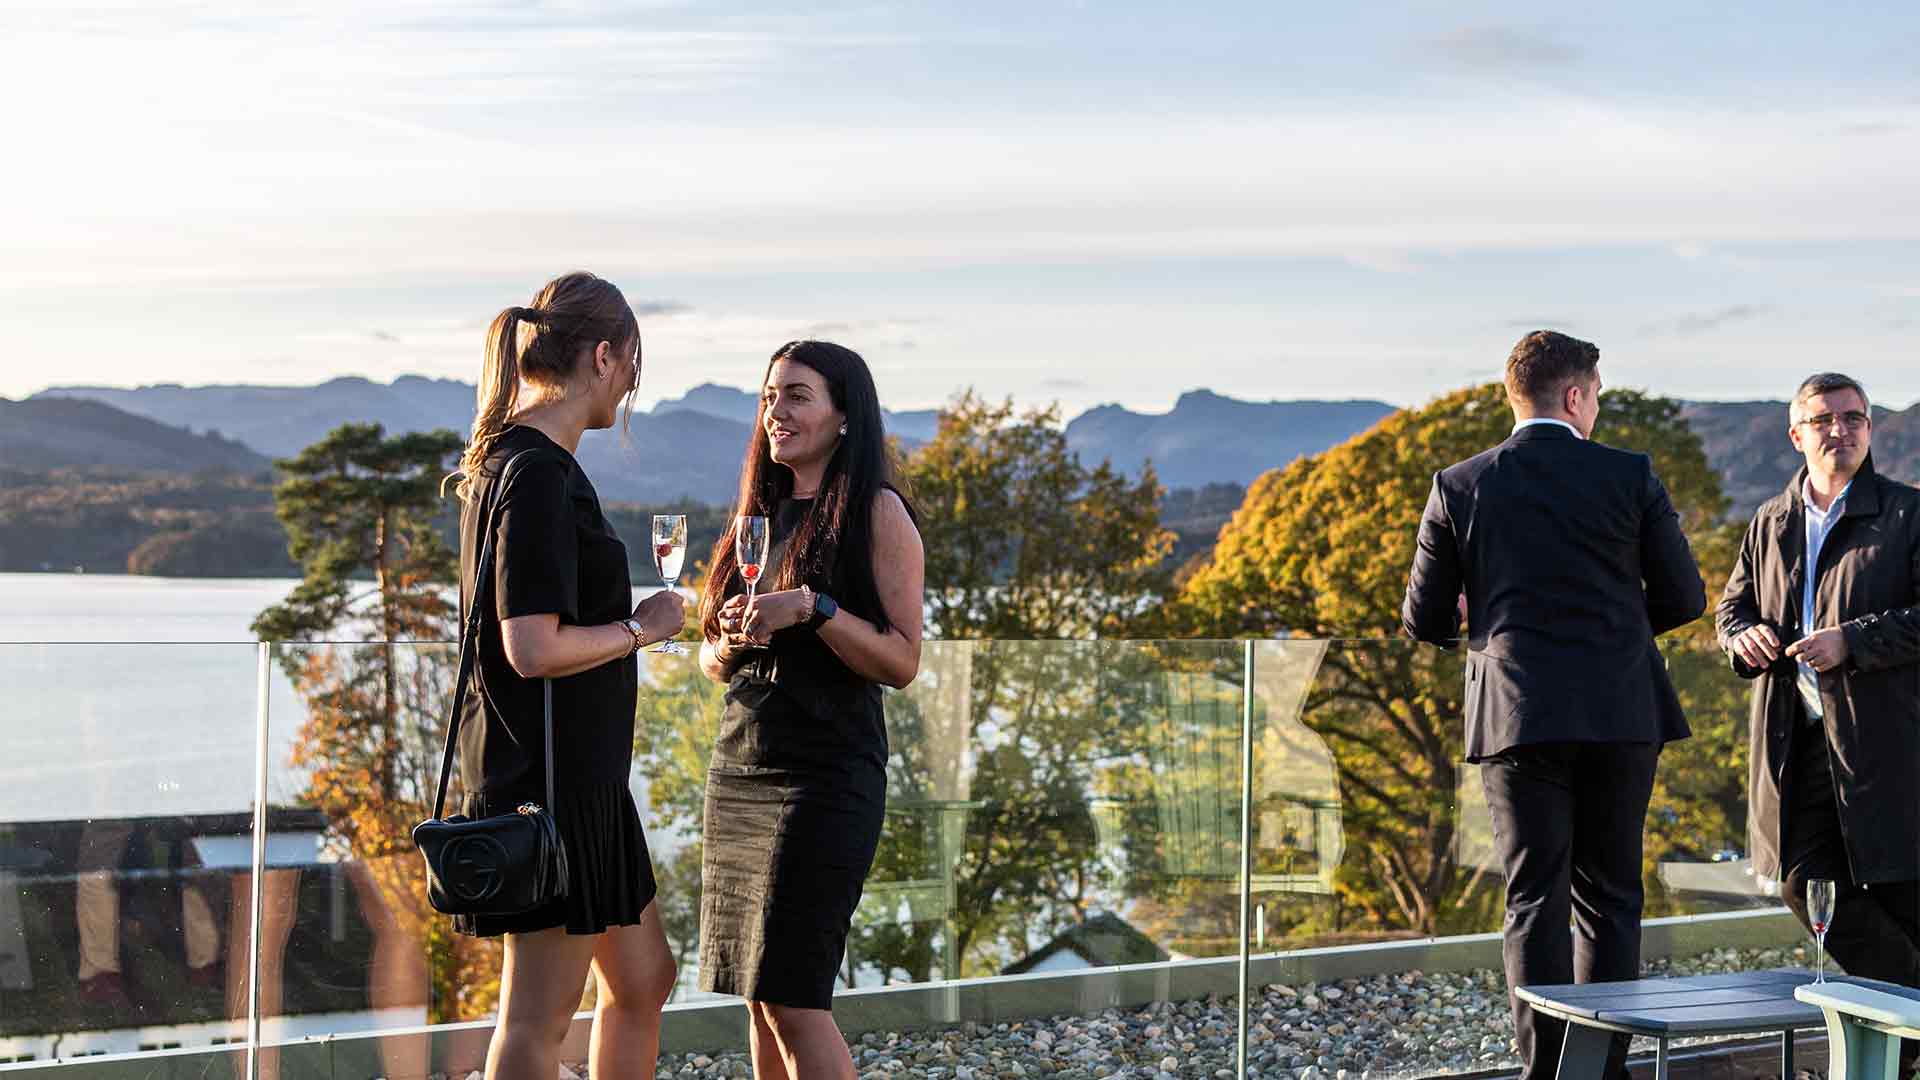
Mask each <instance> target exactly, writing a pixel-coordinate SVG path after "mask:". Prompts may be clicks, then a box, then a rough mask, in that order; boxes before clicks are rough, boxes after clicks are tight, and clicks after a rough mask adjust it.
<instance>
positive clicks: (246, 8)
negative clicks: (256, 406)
mask: <svg viewBox="0 0 1920 1080" xmlns="http://www.w3.org/2000/svg"><path fill="white" fill-rule="evenodd" d="M266 7H267V5H237V4H210V3H183V2H177V0H124V2H110V3H88V2H85V0H81V2H78V3H74V4H60V5H49V4H43V3H35V4H16V3H15V2H14V0H0V17H4V18H5V20H6V23H5V25H7V27H8V33H7V35H6V39H5V43H4V45H3V46H0V55H3V56H4V62H3V63H0V95H4V97H5V100H6V101H7V102H8V107H7V110H6V115H7V123H6V127H7V131H6V136H5V144H6V145H7V147H8V149H9V154H8V156H9V158H10V159H11V160H13V161H14V165H13V166H12V167H11V168H9V169H7V170H5V172H4V174H0V235H4V236H5V238H6V240H5V243H4V244H0V304H3V305H4V308H3V310H4V311H5V312H6V313H7V316H8V318H7V324H8V327H9V334H8V339H9V340H8V345H7V348H6V350H5V352H4V354H0V357H3V358H0V396H4V397H11V398H18V397H22V396H25V395H28V394H31V393H34V392H37V391H39V390H42V389H45V388H47V387H49V386H55V385H74V384H89V385H121V386H131V385H141V384H148V383H156V382H167V383H184V384H188V385H198V384H206V383H227V382H248V383H269V384H292V385H298V384H309V383H315V382H319V381H322V380H325V379H327V378H331V377H334V376H338V375H361V376H366V377H369V378H373V379H377V380H382V381H385V380H390V379H392V378H394V377H397V376H399V375H403V374H420V375H430V376H439V377H450V378H460V379H465V380H468V381H472V380H473V379H475V378H476V377H477V375H478V371H479V366H480V356H481V346H482V343H483V339H484V326H485V324H486V322H487V321H488V320H489V319H490V318H491V317H492V316H493V315H494V314H495V313H496V312H497V311H499V310H500V309H501V308H502V307H505V306H507V305H511V304H524V303H527V302H528V301H529V300H530V299H531V297H532V295H533V293H534V292H535V291H537V289H538V288H539V286H540V285H541V283H543V282H544V281H545V280H547V279H548V278H550V277H552V276H554V275H556V274H559V273H562V272H564V271H567V270H570V269H574V268H586V269H590V270H593V271H595V272H596V273H599V274H601V275H602V276H605V277H608V278H610V279H611V280H613V281H614V282H616V283H617V284H619V285H620V286H621V287H622V289H623V290H624V291H625V293H626V295H627V297H628V299H629V300H630V301H631V302H632V303H633V304H634V306H635V308H636V310H637V311H638V313H639V314H640V317H641V324H642V331H643V336H644V341H645V354H646V360H645V369H644V373H643V377H642V383H641V387H640V391H639V397H640V400H641V402H642V403H643V404H644V403H648V402H651V401H653V400H657V399H660V398H668V397H675V396H678V395H679V394H681V393H683V392H684V391H685V390H686V389H687V388H689V387H691V386H693V385H696V384H698V383H702V382H719V383H724V384H729V385H737V386H749V385H751V384H752V383H753V381H754V380H756V379H757V378H758V377H759V375H760V372H761V369H762V367H763V366H764V363H765V358H766V357H767V355H768V354H769V353H771V352H772V350H773V349H774V348H775V347H776V346H778V345H779V344H780V343H781V342H783V341H786V340H788V339H790V338H794V337H801V336H809V337H823V338H828V339H830V340H835V341H839V342H841V343H843V344H846V345H849V346H851V347H853V348H855V349H857V350H858V351H860V352H861V353H862V354H863V355H864V356H865V357H866V358H867V360H868V361H869V363H870V364H871V366H872V367H873V369H874V373H875V377H876V380H877V381H878V383H879V386H880V390H881V395H882V399H883V402H884V403H885V404H886V405H887V406H888V407H890V408H895V409H905V408H918V407H925V406H930V405H937V404H939V403H940V402H942V401H944V400H947V399H948V398H950V397H951V396H952V395H953V394H955V393H956V392H958V391H960V390H961V389H964V388H967V387H972V388H974V389H975V390H977V391H979V392H981V393H982V394H985V395H987V396H989V397H993V398H999V397H1005V396H1011V397H1013V398H1015V399H1016V400H1018V401H1021V402H1023V403H1029V404H1045V403H1047V402H1052V401H1058V402H1060V403H1061V404H1062V406H1063V407H1065V408H1066V409H1067V410H1069V413H1070V414H1071V412H1075V411H1078V410H1080V409H1084V408H1087V407H1090V406H1092V405H1096V404H1101V403H1107V402H1115V403H1119V404H1123V405H1126V406H1129V407H1131V408H1135V409H1140V410H1144V411H1163V410H1165V409H1166V408H1168V407H1170V406H1171V404H1172V403H1173V401H1174V399H1175V398H1176V397H1177V395H1179V394H1180V393H1181V392H1183V391H1185V390H1189V389H1195V388H1201V387H1204V388H1208V389H1212V390H1215V391H1217V392H1220V393H1224V394H1228V395H1231V396H1234V397H1239V398H1247V399H1259V400H1266V399H1297V398H1377V399H1381V400H1385V401H1389V402H1392V403H1394V404H1399V405H1413V404H1418V403H1420V402H1422V401H1425V400H1427V399H1429V398H1431V397H1433V396H1435V395H1437V394H1440V393H1444V392H1446V391H1448V390H1450V389H1454V388H1457V387H1459V386H1463V385H1467V384H1470V383H1475V382H1481V381H1486V380H1490V379H1494V378H1497V377H1498V375H1499V372H1500V369H1501V364H1502V362H1503V360H1504V358H1505V356H1506V353H1507V350H1508V349H1509V348H1511V346H1512V344H1513V342H1514V341H1515V340H1516V339H1517V338H1518V337H1519V336H1520V335H1521V334H1522V333H1524V332H1526V331H1528V330H1531V329H1536V328H1540V327H1551V328H1555V329H1561V330H1564V331H1566V332H1569V333H1573V334H1576V335H1578V336H1581V337H1584V338H1588V339H1589V340H1592V341H1595V342H1596V343H1598V344H1599V346H1600V348H1601V357H1602V360H1601V364H1602V372H1603V374H1604V376H1605V378H1606V381H1607V383H1608V385H1610V386H1636V387H1641V388H1644V389H1648V390H1651V391H1653V392H1656V393H1662V394H1668V395H1672V396H1679V397H1688V398H1706V399H1751V398H1784V397H1785V396H1787V395H1788V394H1789V393H1790V392H1791V391H1792V389H1793V387H1794V385H1795V384H1796V383H1797V382H1798V381H1799V379H1800V378H1801V377H1803V376H1804V375H1806V374H1807V373H1809V372H1811V371H1815V370H1824V369H1840V370H1844V371H1847V372H1849V373H1852V374H1854V375H1856V376H1858V377H1859V378H1861V379H1862V380H1863V381H1865V383H1866V384H1867V386H1868V388H1869V389H1870V390H1871V391H1872V392H1873V394H1874V397H1875V399H1876V401H1879V402H1882V403H1886V404H1890V405H1895V406H1903V405H1905V404H1907V403H1909V402H1912V401H1915V400H1916V399H1920V363H1916V356H1915V350H1914V349H1913V346H1912V344H1911V343H1912V341H1913V338H1914V333H1915V330H1916V328H1920V258H1916V256H1920V79H1917V78H1916V75H1920V72H1916V61H1915V60H1914V57H1916V56H1920V8H1915V7H1914V6H1913V5H1911V4H1902V3H1884V4H1865V5H1846V4H1838V3H1835V4H1827V5H1811V4H1797V5H1776V4H1767V3H1749V4H1744V5H1739V6H1737V7H1735V6H1729V5H1725V4H1702V5H1690V4H1684V3H1674V2H1663V3H1657V4H1655V3H1621V4H1611V5H1580V6H1576V5H1542V4H1539V3H1537V2H1536V3H1527V4H1519V3H1473V2H1449V3H1438V2H1433V3H1400V4H1392V3H1381V4H1366V5H1334V4H1314V5H1307V4H1288V3H1278V4H1277V3H1273V2H1272V0H1266V2H1261V3H1234V2H1221V3H1209V4H1192V3H1187V4H1179V5H1140V4H1129V3H1098V4H1095V3H1050V2H1046V0H1021V2H1018V3H1000V2H996V0H970V2H968V3H964V4H961V3H950V4H929V3H893V2H887V0H875V2H871V3H847V4H843V3H836V2H824V3H808V4H805V5H792V4H780V5H765V6H755V5H715V4H698V5H695V4H675V3H646V4H600V3H587V2H552V3H546V2H538V0H527V2H518V3H498V2H492V0H469V2H464V3H459V4H428V3H418V2H414V0H382V2H380V3H360V2H359V0H326V2H312V3H300V2H294V3H285V4H277V5H272V6H271V7H272V9H273V10H271V11H268V10H264V9H265V8H266Z"/></svg>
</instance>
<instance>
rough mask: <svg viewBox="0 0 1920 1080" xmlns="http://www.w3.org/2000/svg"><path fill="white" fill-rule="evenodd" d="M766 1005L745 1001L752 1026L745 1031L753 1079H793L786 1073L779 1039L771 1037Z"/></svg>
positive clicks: (771, 1029)
mask: <svg viewBox="0 0 1920 1080" xmlns="http://www.w3.org/2000/svg"><path fill="white" fill-rule="evenodd" d="M765 1010H766V1006H765V1005H762V1004H760V1003H759V1002H757V1001H749V1002H747V1015H748V1016H750V1017H752V1018H753V1027H752V1028H750V1029H748V1031H747V1048H748V1050H750V1051H751V1052H752V1054H753V1078H754V1080H793V1078H792V1077H790V1076H788V1075H787V1062H786V1059H784V1058H782V1057H781V1056H780V1040H778V1039H776V1038H774V1037H773V1024H772V1022H771V1021H769V1020H768V1019H767V1014H766V1011H765Z"/></svg>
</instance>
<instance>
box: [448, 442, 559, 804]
mask: <svg viewBox="0 0 1920 1080" xmlns="http://www.w3.org/2000/svg"><path fill="white" fill-rule="evenodd" d="M542 452H543V451H542V450H541V449H540V448H537V447H536V448H533V449H528V450H522V451H520V452H519V453H517V454H515V455H513V456H512V457H510V458H508V459H507V463H506V465H505V466H504V467H502V468H501V470H500V478H499V479H498V480H495V481H494V483H493V487H492V488H490V489H489V490H488V492H487V500H486V505H485V507H484V508H483V509H482V510H481V512H480V529H481V532H480V557H479V560H478V561H477V562H476V563H475V564H474V571H473V594H472V596H470V597H469V598H468V607H467V612H466V618H464V619H463V620H461V627H460V674H459V675H458V676H457V677H456V679H455V681H454V684H453V709H452V715H450V716H449V717H448V718H447V744H446V747H445V748H444V749H443V750H442V752H441V754H440V787H439V790H438V791H437V792H436V793H435V794H434V797H433V817H434V819H435V820H439V819H440V818H441V817H442V815H443V813H444V811H445V810H446V804H447V783H448V781H450V780H451V779H452V778H453V754H454V749H455V748H456V747H457V746H458V745H459V740H460V717H461V714H462V712H463V710H464V706H465V705H466V701H467V677H468V676H469V675H470V674H472V672H473V665H474V664H475V663H476V662H477V660H478V658H477V656H476V655H475V654H476V652H477V651H478V650H479V647H480V645H479V640H480V630H481V626H482V622H483V617H484V613H485V611H486V610H487V605H488V604H490V603H491V602H492V600H493V535H494V532H495V531H496V529H495V526H496V522H495V521H494V517H495V515H496V513H497V512H498V511H499V509H500V499H501V496H502V495H504V494H505V493H506V490H507V484H508V482H509V481H510V480H511V479H512V477H513V475H514V473H515V472H516V468H515V467H516V466H517V465H519V464H520V463H521V462H522V461H523V460H525V459H526V458H527V457H528V456H529V455H533V454H538V453H542ZM540 681H541V683H542V684H544V685H543V690H544V691H545V699H546V701H545V706H546V718H545V723H546V748H547V809H548V810H552V809H553V680H552V679H541V680H540Z"/></svg>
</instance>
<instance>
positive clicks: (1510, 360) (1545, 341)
mask: <svg viewBox="0 0 1920 1080" xmlns="http://www.w3.org/2000/svg"><path fill="white" fill-rule="evenodd" d="M1599 367H1600V347H1599V346H1597V345H1595V344H1593V343H1592V342H1590V341H1581V340H1580V339H1579V338H1576V337H1568V336H1567V335H1565V334H1562V333H1559V332H1558V331H1554V330H1535V331H1534V332H1533V333H1531V334H1528V335H1527V336H1526V337H1523V338H1521V339H1520V344H1518V345H1515V346H1514V347H1513V352H1511V353H1509V354H1508V355H1507V400H1508V401H1510V402H1512V403H1514V404H1515V405H1518V404H1519V403H1521V402H1523V401H1524V402H1526V403H1527V404H1528V405H1530V406H1532V407H1533V408H1535V409H1553V408H1556V407H1558V406H1559V404H1560V395H1561V394H1562V393H1563V392H1564V391H1565V390H1566V388H1567V386H1568V385H1569V384H1571V383H1574V382H1582V383H1585V382H1591V381H1592V380H1593V377H1594V375H1595V374H1596V373H1597V371H1598V370H1599Z"/></svg>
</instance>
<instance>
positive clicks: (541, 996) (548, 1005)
mask: <svg viewBox="0 0 1920 1080" xmlns="http://www.w3.org/2000/svg"><path fill="white" fill-rule="evenodd" d="M597 940H598V938H597V937H596V936H589V935H586V934H569V933H567V931H566V929H565V928H564V927H558V926H556V927H554V928H553V929H551V930H541V931H538V932H537V933H532V934H508V935H507V955H506V960H505V962H504V963H503V964H502V966H501V971H500V1018H499V1021H498V1022H497V1023H496V1024H495V1025H494V1029H493V1042H492V1043H491V1044H490V1045H489V1046H488V1047H487V1080H553V1077H554V1076H555V1075H557V1074H558V1072H559V1069H560V1044H561V1043H562V1042H563V1041H564V1040H565V1039H566V1037H567V1027H568V1025H570V1024H571V1023H572V1022H573V1014H574V1011H575V1010H577V1009H578V1008H579V1007H580V994H581V991H583V990H584V989H586V985H587V966H588V965H589V964H590V963H591V962H592V960H593V947H594V943H595V942H596V941H597Z"/></svg>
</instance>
